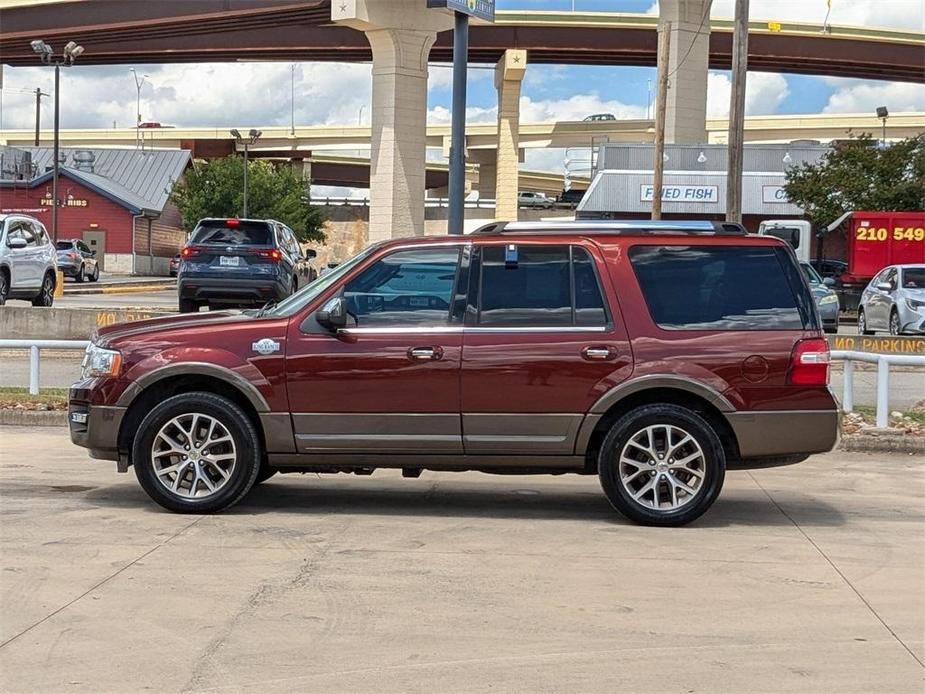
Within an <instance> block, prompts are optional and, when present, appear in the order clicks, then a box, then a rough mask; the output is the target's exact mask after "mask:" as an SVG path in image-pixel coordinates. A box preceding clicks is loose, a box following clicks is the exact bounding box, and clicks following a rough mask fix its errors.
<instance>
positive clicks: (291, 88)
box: [289, 63, 295, 137]
mask: <svg viewBox="0 0 925 694" xmlns="http://www.w3.org/2000/svg"><path fill="white" fill-rule="evenodd" d="M289 134H290V135H292V136H293V137H295V63H293V64H292V65H290V66H289Z"/></svg>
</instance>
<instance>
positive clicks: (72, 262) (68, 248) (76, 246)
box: [55, 239, 100, 282]
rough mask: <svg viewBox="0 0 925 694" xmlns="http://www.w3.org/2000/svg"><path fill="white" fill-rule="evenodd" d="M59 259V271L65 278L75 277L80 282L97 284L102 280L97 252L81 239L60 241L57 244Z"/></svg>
mask: <svg viewBox="0 0 925 694" xmlns="http://www.w3.org/2000/svg"><path fill="white" fill-rule="evenodd" d="M55 249H56V252H57V257H58V269H59V270H60V271H61V272H63V273H64V276H65V277H73V278H74V279H75V280H77V281H78V282H83V281H84V280H89V281H91V282H96V281H97V280H98V279H99V278H100V268H99V265H98V264H97V262H96V251H91V250H90V247H89V246H88V245H87V244H85V243H84V242H83V241H81V240H80V239H60V240H58V242H57V243H55Z"/></svg>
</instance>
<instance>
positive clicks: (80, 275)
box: [74, 265, 87, 282]
mask: <svg viewBox="0 0 925 694" xmlns="http://www.w3.org/2000/svg"><path fill="white" fill-rule="evenodd" d="M74 279H75V280H77V281H78V282H83V281H84V280H85V279H87V268H85V267H84V266H83V265H81V266H80V267H79V268H78V269H77V274H76V275H74Z"/></svg>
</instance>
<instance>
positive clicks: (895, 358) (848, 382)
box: [832, 350, 925, 428]
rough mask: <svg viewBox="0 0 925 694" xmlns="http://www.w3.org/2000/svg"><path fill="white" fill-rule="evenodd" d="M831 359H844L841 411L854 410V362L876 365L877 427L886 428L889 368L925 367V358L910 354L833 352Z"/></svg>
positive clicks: (888, 412)
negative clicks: (903, 366)
mask: <svg viewBox="0 0 925 694" xmlns="http://www.w3.org/2000/svg"><path fill="white" fill-rule="evenodd" d="M832 359H844V361H845V376H844V384H843V386H844V387H843V390H842V403H841V406H842V410H843V411H844V412H851V411H853V410H854V362H856V361H863V362H866V363H868V364H876V365H877V426H878V427H880V428H886V427H887V426H889V424H890V366H892V365H893V364H896V365H897V366H899V365H905V366H925V356H919V355H912V354H875V353H872V352H852V351H848V350H833V351H832Z"/></svg>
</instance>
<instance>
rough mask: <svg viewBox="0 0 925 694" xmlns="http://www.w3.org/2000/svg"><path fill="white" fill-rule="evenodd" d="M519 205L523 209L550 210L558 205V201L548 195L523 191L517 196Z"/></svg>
mask: <svg viewBox="0 0 925 694" xmlns="http://www.w3.org/2000/svg"><path fill="white" fill-rule="evenodd" d="M517 204H518V205H520V206H521V207H541V208H543V209H545V210H548V209H549V208H550V207H552V206H553V205H555V204H556V201H555V200H553V199H552V198H550V197H548V196H547V195H546V193H533V192H530V191H526V190H522V191H521V192H519V193H518V194H517Z"/></svg>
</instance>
